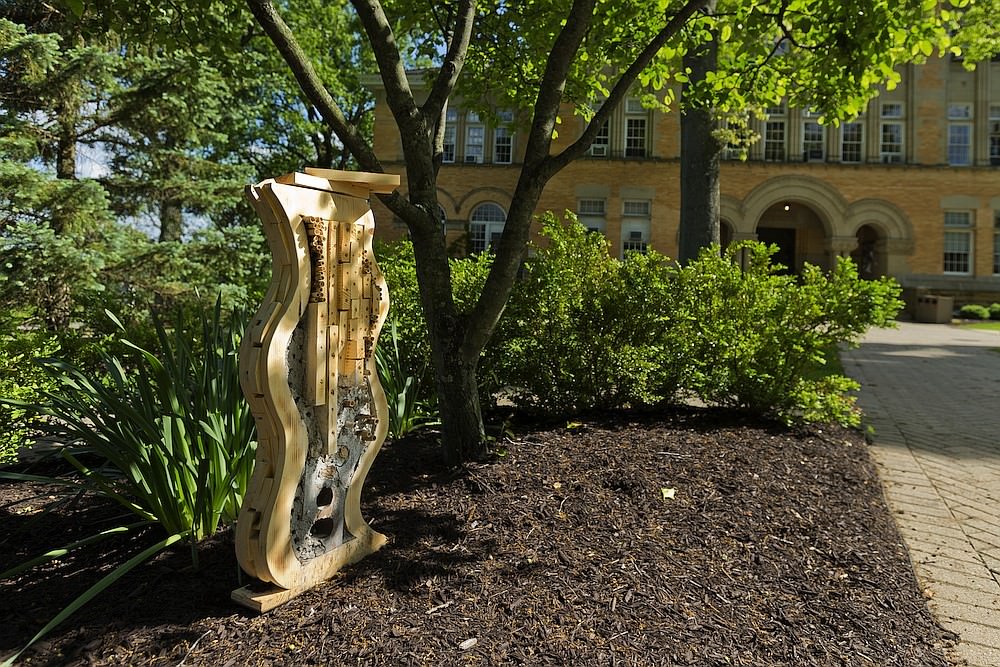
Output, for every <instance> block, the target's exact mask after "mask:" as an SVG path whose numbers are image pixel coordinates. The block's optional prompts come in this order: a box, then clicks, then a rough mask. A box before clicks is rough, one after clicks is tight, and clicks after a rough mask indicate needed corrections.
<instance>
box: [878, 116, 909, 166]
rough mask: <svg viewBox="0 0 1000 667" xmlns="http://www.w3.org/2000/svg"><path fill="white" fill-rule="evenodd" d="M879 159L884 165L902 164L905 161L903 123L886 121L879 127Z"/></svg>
mask: <svg viewBox="0 0 1000 667" xmlns="http://www.w3.org/2000/svg"><path fill="white" fill-rule="evenodd" d="M879 134H880V136H879V158H880V160H879V161H880V162H882V164H901V163H902V162H903V161H904V159H903V158H904V144H903V135H904V127H903V123H901V122H899V121H885V122H882V123H881V124H880V126H879Z"/></svg>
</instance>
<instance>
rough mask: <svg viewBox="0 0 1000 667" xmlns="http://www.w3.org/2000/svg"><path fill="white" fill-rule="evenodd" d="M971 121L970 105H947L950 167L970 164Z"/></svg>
mask: <svg viewBox="0 0 1000 667" xmlns="http://www.w3.org/2000/svg"><path fill="white" fill-rule="evenodd" d="M971 119H972V105H971V104H949V105H948V164H950V165H952V166H959V167H960V166H968V165H970V164H972V123H970V122H968V121H969V120H971ZM962 121H965V122H962Z"/></svg>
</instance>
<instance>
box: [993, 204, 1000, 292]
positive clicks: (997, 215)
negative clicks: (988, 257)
mask: <svg viewBox="0 0 1000 667" xmlns="http://www.w3.org/2000/svg"><path fill="white" fill-rule="evenodd" d="M993 275H997V276H1000V211H993Z"/></svg>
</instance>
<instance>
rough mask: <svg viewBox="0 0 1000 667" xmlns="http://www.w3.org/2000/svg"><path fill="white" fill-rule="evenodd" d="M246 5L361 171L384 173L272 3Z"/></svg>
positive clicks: (250, 0) (262, 0)
mask: <svg viewBox="0 0 1000 667" xmlns="http://www.w3.org/2000/svg"><path fill="white" fill-rule="evenodd" d="M246 2H247V5H248V6H249V7H250V11H251V12H252V13H253V15H254V18H255V19H257V23H259V24H260V26H261V28H263V29H264V32H266V33H267V36H268V37H269V38H270V39H271V42H273V43H274V45H275V47H277V49H278V51H279V52H280V53H281V56H282V57H283V58H284V59H285V62H286V63H288V67H289V69H291V71H292V74H293V75H294V76H295V80H296V81H298V83H299V86H300V87H301V88H302V92H303V93H305V96H306V97H307V98H308V99H309V101H310V102H311V103H312V104H313V106H315V107H316V109H317V110H318V111H319V113H320V115H321V116H322V117H323V120H324V121H325V122H326V123H327V124H328V125H329V126H330V127H332V128H333V131H334V132H336V133H337V136H338V137H340V140H341V141H342V142H343V143H344V146H345V147H347V150H349V151H351V154H352V155H354V158H355V159H356V160H357V161H358V164H359V165H361V168H362V169H365V170H367V171H375V172H381V171H383V170H382V165H381V163H380V162H379V160H378V158H377V157H376V155H375V153H374V151H373V150H372V148H371V146H370V145H369V144H368V142H367V141H366V140H365V139H364V137H362V136H361V133H360V132H358V128H357V127H356V126H355V125H352V124H351V123H350V122H348V121H347V119H346V118H345V117H344V113H343V111H341V109H340V107H339V106H338V105H337V103H336V102H335V101H334V99H333V97H332V96H331V95H330V92H329V91H328V90H327V89H326V86H324V85H323V82H322V81H321V80H320V78H319V75H318V74H317V73H316V70H315V69H314V68H313V66H312V63H311V62H310V60H309V57H308V56H307V55H306V53H305V51H303V50H302V47H301V46H299V43H298V42H297V41H296V39H295V36H294V35H293V34H292V31H291V30H290V29H289V28H288V25H287V24H286V23H285V22H284V20H282V18H281V16H280V15H278V12H277V10H276V9H275V8H274V5H273V4H272V3H271V2H270V0H246Z"/></svg>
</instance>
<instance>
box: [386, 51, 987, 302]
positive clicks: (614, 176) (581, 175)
mask: <svg viewBox="0 0 1000 667" xmlns="http://www.w3.org/2000/svg"><path fill="white" fill-rule="evenodd" d="M980 67H981V70H980V73H979V74H978V75H977V74H974V73H968V72H966V71H965V70H964V69H962V68H961V65H960V64H959V63H954V62H951V60H950V59H949V58H944V59H937V60H932V61H930V62H929V63H928V64H926V65H922V66H913V67H907V68H904V71H903V74H904V76H903V81H902V83H901V85H900V86H899V87H897V88H896V89H895V90H894V91H886V92H884V94H883V96H882V97H881V98H877V99H875V100H874V101H873V102H872V103H871V105H869V110H868V115H867V118H866V120H865V132H866V137H867V140H866V143H867V145H868V148H869V160H870V161H871V163H869V164H861V165H846V164H836V163H791V162H789V163H766V162H762V161H748V162H745V163H744V162H738V161H731V162H730V161H726V162H724V163H723V166H722V173H721V188H722V195H723V198H724V199H725V200H727V201H728V202H729V206H730V209H729V210H730V211H731V212H732V211H735V212H736V213H735V215H737V216H739V215H743V214H744V213H746V214H747V215H750V214H751V213H753V211H755V210H757V209H755V208H754V207H755V206H757V207H758V208H759V206H764V205H767V204H774V205H777V204H779V203H781V202H782V201H784V198H785V197H786V196H787V198H788V201H789V202H794V203H795V204H797V205H804V206H806V207H809V208H810V210H812V211H813V212H814V213H815V216H816V217H817V218H818V219H820V220H822V221H823V222H824V225H825V229H826V230H827V231H826V232H824V234H825V235H826V236H832V237H837V238H836V239H831V238H827V239H825V240H824V239H820V240H816V239H812V240H809V239H808V236H809V234H812V232H807V231H806V230H803V232H802V233H803V234H804V236H803V238H805V239H806V241H804V243H806V244H807V245H809V246H810V247H811V248H812V250H810V252H814V251H815V247H816V244H817V243H823V242H825V243H827V244H828V249H829V250H830V252H831V253H838V252H839V253H841V254H843V253H844V252H845V248H846V247H847V245H849V241H850V239H851V238H852V237H853V236H854V235H855V234H856V232H857V229H856V226H857V225H860V224H862V222H864V221H867V222H865V224H868V223H872V224H876V225H878V224H880V223H879V217H878V215H877V214H868V215H869V217H868V218H863V217H857V216H855V212H856V211H859V210H861V209H866V207H869V208H870V207H872V206H875V207H876V208H878V207H881V208H880V209H879V210H883V211H889V212H890V213H891V214H887V215H889V217H891V218H892V220H893V222H892V223H891V224H890V223H887V224H886V225H885V229H886V230H888V229H890V228H891V229H893V230H895V231H894V232H892V233H891V234H889V241H888V243H889V245H890V246H891V249H890V251H889V252H892V253H894V257H893V258H892V260H891V261H889V262H888V267H889V269H890V270H891V272H892V273H893V274H894V275H896V276H897V277H900V278H904V279H905V278H906V277H907V276H910V275H917V276H919V275H929V276H941V275H942V273H943V270H942V262H943V235H944V229H943V218H944V211H945V209H946V208H948V206H946V203H947V201H951V202H952V203H954V202H955V201H958V200H956V199H955V198H956V197H957V198H959V200H960V201H961V204H962V209H963V210H972V211H974V213H975V216H974V221H975V222H974V229H973V239H974V252H973V264H974V271H973V276H974V277H978V278H987V279H989V280H993V279H992V278H991V276H992V275H993V239H994V233H996V232H997V231H1000V230H994V226H993V225H994V218H993V216H994V211H995V210H997V209H1000V167H989V166H983V165H988V159H987V158H988V148H987V146H988V144H987V136H986V135H987V130H986V127H987V124H986V118H985V116H986V115H987V114H988V113H989V111H988V110H989V107H990V104H992V105H1000V64H998V63H992V64H982V65H981V66H980ZM977 77H978V78H977ZM984 95H986V97H987V99H981V98H982V97H983V96H984ZM977 96H978V97H977ZM885 101H900V102H903V103H904V104H905V108H906V113H905V117H904V122H905V124H906V131H905V136H906V143H907V145H906V147H905V151H906V154H907V160H908V162H909V164H894V165H882V164H878V163H877V161H878V159H879V158H878V155H877V150H878V142H879V136H878V133H879V123H880V118H879V110H880V108H881V107H880V105H881V103H882V102H885ZM949 101H951V102H955V101H961V102H965V101H969V102H974V103H975V104H976V107H975V108H976V114H977V121H976V125H975V127H976V130H975V136H974V139H975V142H976V147H975V151H974V155H975V159H976V164H978V165H980V166H971V167H948V166H946V164H945V163H946V162H947V125H948V121H947V105H948V102H949ZM562 118H563V122H562V124H561V125H560V126H559V128H558V129H559V138H558V139H557V140H556V141H555V142H554V145H553V150H554V151H558V150H561V149H562V148H564V147H565V146H566V145H568V144H569V143H570V142H571V141H573V140H574V139H575V138H576V136H578V133H579V131H580V130H581V129H582V127H583V123H582V121H581V120H580V119H579V117H576V116H574V115H573V114H572V112H571V111H570V110H569V109H564V110H563V113H562ZM795 118H798V116H797V115H796V116H795ZM792 122H793V121H792V120H791V119H790V120H789V130H791V125H792ZM796 122H797V121H796ZM650 131H652V133H653V134H652V137H651V140H650V146H651V149H652V150H651V153H652V156H651V157H650V158H647V159H629V160H624V159H601V158H583V159H580V160H577V161H576V162H574V163H572V164H571V165H570V166H568V167H567V168H566V169H564V170H563V171H562V172H560V173H559V174H557V175H556V176H555V177H554V178H553V179H552V180H551V181H550V183H549V184H548V186H547V187H546V189H545V191H544V193H543V195H542V198H541V200H540V202H539V206H538V210H539V212H541V211H544V210H553V211H556V212H559V213H561V212H562V211H564V210H566V209H569V210H575V209H576V206H577V200H578V199H579V198H580V196H581V192H585V191H588V190H587V189H588V188H591V189H601V188H603V191H605V192H606V193H607V194H606V197H605V199H606V204H607V216H606V220H607V232H606V235H607V236H608V239H609V242H610V243H611V246H612V248H614V249H616V250H617V249H620V247H621V245H620V244H621V233H620V224H621V220H622V199H623V192H634V191H636V190H643V189H645V190H646V191H648V192H650V193H651V197H650V200H651V207H652V208H651V238H650V241H651V244H652V245H653V247H655V248H656V249H657V250H659V251H660V252H663V253H665V254H667V255H670V256H674V255H676V253H677V229H678V224H679V216H680V214H679V209H680V184H679V171H680V170H679V166H680V162H679V158H678V154H679V123H678V116H677V115H676V114H660V113H658V112H656V113H651V128H650ZM836 131H837V130H836V129H834V128H829V129H828V130H827V132H828V133H831V132H836ZM836 136H837V135H830V137H831V138H830V140H829V141H828V144H827V145H828V147H837V148H838V149H839V146H837V139H836ZM375 147H376V151H377V152H378V153H379V155H380V156H381V157H382V159H383V164H384V166H385V167H386V170H387V171H390V172H394V173H403V171H404V169H403V165H402V163H401V162H400V160H401V155H400V154H399V140H398V138H397V137H396V133H395V125H394V123H393V122H392V119H391V117H390V116H389V114H388V111H387V109H386V106H385V104H384V101H383V100H382V99H381V98H379V102H378V104H377V106H376V134H375ZM799 148H800V147H797V146H793V145H791V144H789V145H788V147H787V150H788V152H789V154H796V153H797V151H798V150H799ZM520 151H523V145H522V143H521V142H518V141H517V139H515V154H517V153H518V152H520ZM830 154H831V155H833V154H835V153H834V152H833V151H832V150H831V151H830ZM836 154H839V150H838V151H837V153H836ZM518 175H519V166H518V165H516V164H515V165H511V166H500V165H488V164H484V165H472V166H467V165H461V164H456V165H445V166H444V167H443V168H442V170H441V172H440V175H439V188H440V202H441V205H442V206H443V207H444V209H445V215H446V217H447V219H448V220H449V221H450V227H449V230H450V231H449V238H450V239H452V240H456V239H458V238H459V237H461V235H462V230H463V229H464V228H465V226H466V224H467V222H468V219H469V216H470V214H471V212H472V210H473V209H474V208H475V206H477V205H478V204H480V203H482V202H486V201H492V202H496V203H497V204H499V205H500V206H501V207H503V208H504V209H505V210H507V209H509V206H510V199H511V196H512V195H513V191H514V186H515V184H516V182H517V178H518ZM403 177H404V178H403V180H404V183H403V186H402V187H403V190H404V191H405V174H403ZM786 185H787V195H786V194H784V193H785V190H784V188H785V186H786ZM595 191H596V190H595ZM584 196H585V195H584ZM767 197H770V199H767ZM948 198H951V199H948ZM375 210H376V217H377V219H378V220H379V225H380V231H379V234H380V235H381V236H382V237H383V238H389V237H394V236H398V235H401V234H404V233H405V228H404V227H403V226H401V225H399V224H394V223H393V222H392V216H391V214H389V212H388V211H386V210H385V209H384V207H381V205H380V204H378V203H376V204H375ZM774 210H778V209H774ZM759 213H760V211H757V213H756V215H759ZM859 215H860V214H859ZM872 215H874V217H872ZM859 220H861V221H862V222H858V221H859ZM387 221H388V224H386V223H387ZM729 222H735V221H729ZM757 222H758V220H746V219H744V220H741V221H740V222H739V226H741V228H742V229H743V231H744V232H747V231H749V232H750V233H751V234H752V232H753V230H754V229H755V225H756V223H757ZM782 224H784V223H782ZM852 225H855V227H852ZM746 235H747V234H746V233H744V236H746ZM831 243H832V245H829V244H831ZM838 243H839V244H840V245H837V244H838ZM994 282H996V283H997V284H996V285H995V286H994V287H995V288H996V289H997V290H998V291H1000V278H998V279H996V280H995V281H994Z"/></svg>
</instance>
